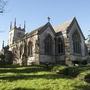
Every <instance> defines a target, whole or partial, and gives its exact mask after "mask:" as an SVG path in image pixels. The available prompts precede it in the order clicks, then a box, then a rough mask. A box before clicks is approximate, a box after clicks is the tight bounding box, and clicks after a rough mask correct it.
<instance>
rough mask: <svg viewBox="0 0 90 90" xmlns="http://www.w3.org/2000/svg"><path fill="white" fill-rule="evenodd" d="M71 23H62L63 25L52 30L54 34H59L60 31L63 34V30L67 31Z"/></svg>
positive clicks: (70, 21)
mask: <svg viewBox="0 0 90 90" xmlns="http://www.w3.org/2000/svg"><path fill="white" fill-rule="evenodd" d="M72 21H73V19H71V20H69V21H66V22H64V23H62V24H60V25H57V26H55V27H53V28H54V30H55V32H56V33H58V32H60V31H61V32H63V31H65V30H67V29H68V27H69V26H70V24H71V23H72Z"/></svg>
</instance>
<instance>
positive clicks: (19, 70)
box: [0, 67, 48, 73]
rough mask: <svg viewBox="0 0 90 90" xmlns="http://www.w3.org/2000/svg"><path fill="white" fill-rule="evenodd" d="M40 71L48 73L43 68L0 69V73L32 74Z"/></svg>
mask: <svg viewBox="0 0 90 90" xmlns="http://www.w3.org/2000/svg"><path fill="white" fill-rule="evenodd" d="M41 71H48V69H47V68H44V67H26V68H23V69H20V68H18V69H17V68H7V69H6V68H3V69H0V73H33V72H41Z"/></svg>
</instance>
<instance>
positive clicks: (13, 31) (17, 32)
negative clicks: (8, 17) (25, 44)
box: [9, 18, 25, 46]
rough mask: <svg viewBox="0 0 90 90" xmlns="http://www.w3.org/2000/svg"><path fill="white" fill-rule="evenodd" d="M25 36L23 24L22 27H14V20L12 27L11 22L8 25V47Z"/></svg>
mask: <svg viewBox="0 0 90 90" xmlns="http://www.w3.org/2000/svg"><path fill="white" fill-rule="evenodd" d="M24 35H25V22H24V27H23V28H21V26H19V27H17V26H16V18H15V21H14V26H12V22H11V23H10V31H9V46H10V45H12V44H14V43H15V42H16V41H17V40H19V39H21V38H22V37H23V36H24Z"/></svg>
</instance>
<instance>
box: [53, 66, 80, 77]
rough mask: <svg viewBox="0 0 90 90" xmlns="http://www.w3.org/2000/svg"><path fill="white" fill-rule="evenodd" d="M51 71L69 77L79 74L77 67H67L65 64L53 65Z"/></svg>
mask: <svg viewBox="0 0 90 90" xmlns="http://www.w3.org/2000/svg"><path fill="white" fill-rule="evenodd" d="M52 71H54V72H56V73H57V74H63V75H66V76H70V77H76V76H77V75H78V74H79V69H78V67H75V66H74V67H67V66H55V67H53V69H52Z"/></svg>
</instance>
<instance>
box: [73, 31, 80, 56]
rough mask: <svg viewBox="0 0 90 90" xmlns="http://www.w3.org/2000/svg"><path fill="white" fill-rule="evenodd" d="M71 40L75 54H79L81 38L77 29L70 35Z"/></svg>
mask: <svg viewBox="0 0 90 90" xmlns="http://www.w3.org/2000/svg"><path fill="white" fill-rule="evenodd" d="M72 40H73V52H74V53H76V54H81V38H80V35H79V33H78V32H77V31H75V32H74V33H73V35H72Z"/></svg>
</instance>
